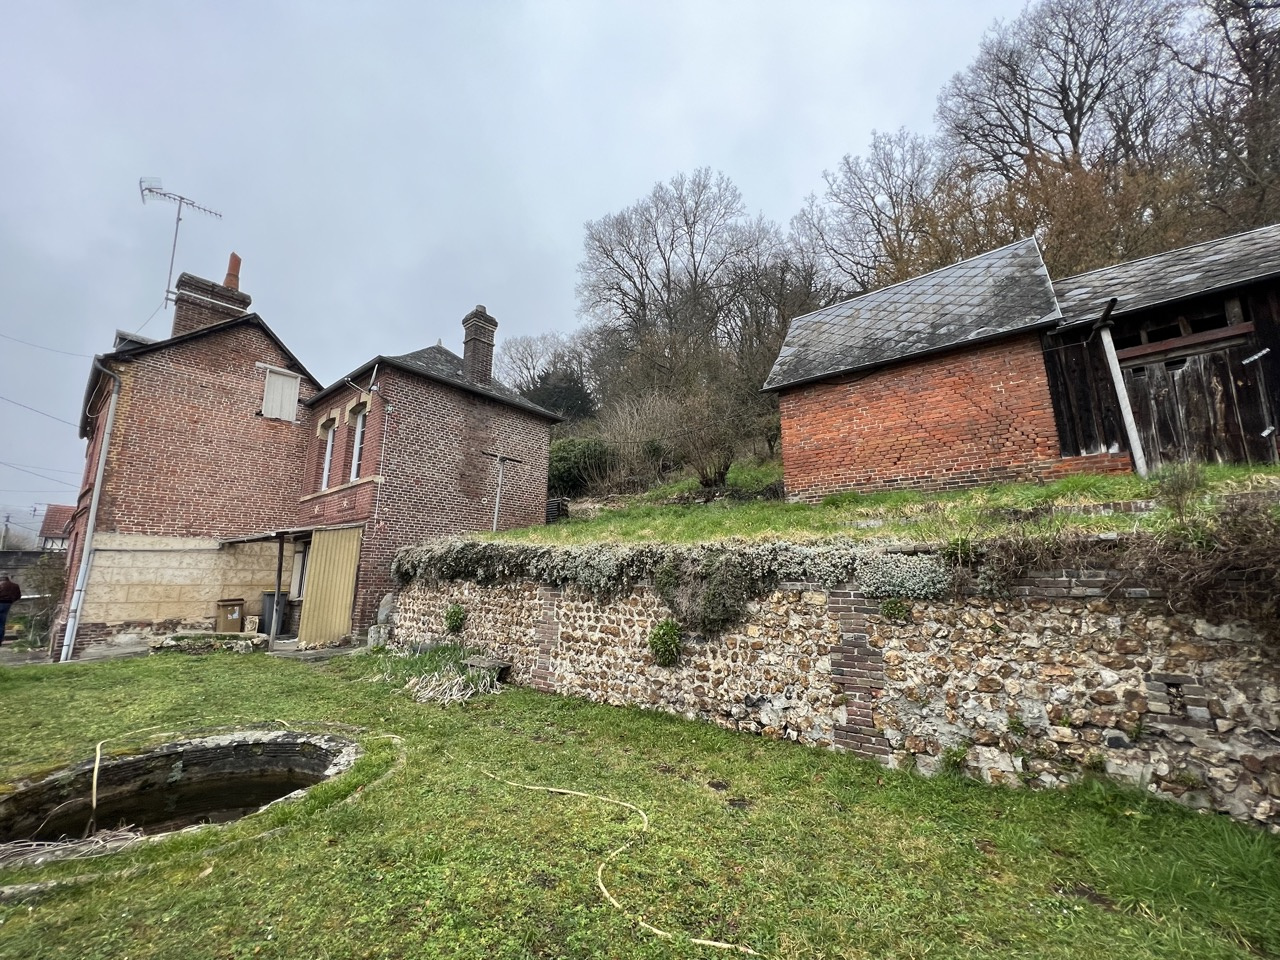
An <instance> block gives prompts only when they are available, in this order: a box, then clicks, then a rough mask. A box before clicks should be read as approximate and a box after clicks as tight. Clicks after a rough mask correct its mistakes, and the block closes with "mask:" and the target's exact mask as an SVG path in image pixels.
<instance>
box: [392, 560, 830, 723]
mask: <svg viewBox="0 0 1280 960" xmlns="http://www.w3.org/2000/svg"><path fill="white" fill-rule="evenodd" d="M452 603H458V604H461V605H462V606H463V608H464V609H465V610H466V611H467V622H466V626H465V627H464V629H463V632H462V638H461V639H462V641H463V642H464V643H467V644H469V645H473V646H479V647H483V648H484V649H485V650H486V652H487V653H489V654H490V655H492V656H495V657H498V658H500V659H502V660H507V661H510V662H511V663H512V671H511V677H512V680H513V681H514V682H516V683H519V684H524V685H528V686H532V687H535V688H537V689H539V690H544V691H547V692H549V693H559V694H564V695H568V696H576V697H583V698H584V699H587V700H592V701H594V702H597V703H609V704H614V705H617V706H621V705H634V706H640V707H645V708H649V709H656V710H665V711H667V712H670V713H678V714H681V715H683V716H686V717H688V718H690V719H700V720H705V721H709V722H711V723H714V724H716V725H718V726H721V727H726V728H728V729H731V730H741V731H744V732H749V733H760V734H764V735H765V736H770V737H778V738H786V739H789V740H795V741H799V742H803V743H808V744H812V745H815V746H826V747H830V746H834V745H835V743H836V738H837V734H836V727H837V725H838V724H840V723H843V721H844V718H845V711H844V709H843V708H842V707H841V706H840V701H841V699H842V698H841V690H840V689H839V687H838V685H837V684H836V683H835V678H834V676H833V673H832V654H833V650H834V648H835V647H836V646H837V645H838V644H839V642H840V622H839V619H838V618H837V617H833V616H832V614H831V613H830V611H829V610H828V603H827V596H826V593H825V592H824V591H820V590H814V589H810V588H806V587H805V586H804V585H799V584H791V585H783V587H782V588H781V589H779V590H777V591H775V592H774V593H772V594H770V595H769V596H768V597H766V598H764V599H762V600H759V601H757V602H755V603H753V604H751V606H750V611H749V616H748V619H747V621H746V622H745V623H743V624H742V625H741V626H740V627H739V628H738V629H736V630H733V631H729V632H727V633H725V634H723V635H721V636H719V637H717V638H714V639H705V638H699V637H688V636H686V638H685V642H684V648H683V650H682V652H681V656H680V662H679V663H678V664H676V665H675V666H673V667H661V666H659V665H658V664H656V663H655V662H654V659H653V654H652V653H651V652H650V650H649V633H650V632H651V631H652V629H653V626H654V625H655V624H656V623H658V622H659V621H660V620H663V619H665V618H667V617H670V616H672V613H671V611H670V610H669V609H668V608H667V605H666V604H665V603H664V602H663V601H662V600H661V599H660V598H659V597H658V596H657V595H656V594H655V593H654V592H653V591H652V590H650V589H648V588H647V587H641V588H637V589H636V590H635V591H634V592H632V593H630V594H628V595H626V596H623V597H621V598H619V599H617V600H614V601H610V602H607V603H602V602H599V601H596V600H593V599H592V598H591V597H590V596H588V595H587V594H585V593H583V592H581V591H579V590H576V589H574V588H565V589H559V588H552V587H546V586H542V585H539V584H534V583H529V582H523V583H514V584H503V585H499V586H487V587H481V586H477V585H476V584H473V583H465V582H462V583H444V584H439V585H437V586H427V585H425V584H424V583H423V582H422V581H415V582H414V583H412V584H410V585H409V586H408V587H405V588H403V589H402V591H401V593H400V595H399V597H398V599H397V604H396V625H395V631H394V637H395V640H394V641H393V644H394V645H399V646H409V645H413V644H418V643H423V642H430V641H432V640H436V639H442V637H443V634H444V626H443V624H444V611H445V610H446V609H447V608H448V606H449V605H450V604H452Z"/></svg>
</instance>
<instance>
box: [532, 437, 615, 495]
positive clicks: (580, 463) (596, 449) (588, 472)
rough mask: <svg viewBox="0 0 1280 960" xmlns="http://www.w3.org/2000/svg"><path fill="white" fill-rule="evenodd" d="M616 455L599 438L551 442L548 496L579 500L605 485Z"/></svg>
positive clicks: (566, 439)
mask: <svg viewBox="0 0 1280 960" xmlns="http://www.w3.org/2000/svg"><path fill="white" fill-rule="evenodd" d="M612 461H613V455H612V454H611V452H610V450H609V445H608V444H606V443H605V442H604V441H603V440H600V439H598V438H596V437H566V438H564V439H562V440H553V441H551V452H550V459H549V460H548V461H547V492H548V493H549V494H550V495H551V496H553V497H577V496H581V495H582V494H584V493H586V492H587V491H588V490H589V489H590V488H591V487H593V486H595V485H598V484H600V483H602V482H603V481H604V479H605V478H606V477H607V476H608V474H609V469H610V464H611V463H612Z"/></svg>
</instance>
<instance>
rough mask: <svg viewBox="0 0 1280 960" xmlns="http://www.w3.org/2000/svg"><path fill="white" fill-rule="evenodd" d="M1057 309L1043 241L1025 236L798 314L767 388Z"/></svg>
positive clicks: (916, 351) (1022, 322)
mask: <svg viewBox="0 0 1280 960" xmlns="http://www.w3.org/2000/svg"><path fill="white" fill-rule="evenodd" d="M1059 316H1060V314H1059V311H1058V302H1057V300H1056V298H1055V297H1054V292H1053V285H1052V283H1051V281H1050V280H1049V271H1048V270H1047V269H1046V268H1045V265H1044V260H1043V259H1042V258H1041V256H1040V248H1039V247H1038V246H1037V245H1036V242H1035V240H1034V239H1031V238H1028V239H1026V240H1019V241H1017V242H1016V243H1011V244H1009V245H1008V246H1006V247H1001V248H1000V249H998V250H992V251H991V252H989V253H984V254H981V255H980V256H976V257H972V258H970V259H968V260H963V261H961V262H960V263H956V264H952V265H951V266H949V267H943V268H942V269H940V270H935V271H933V272H932V273H927V274H924V275H923V276H920V277H914V278H912V279H910V280H906V281H904V282H902V283H898V284H894V285H893V286H891V287H884V288H882V289H880V290H873V291H871V292H870V293H866V294H863V295H862V296H860V297H856V298H854V299H853V300H847V301H845V302H844V303H837V304H834V305H833V306H830V307H824V308H823V309H821V310H816V311H814V312H813V313H809V314H806V315H805V316H802V317H797V318H796V319H795V320H793V321H792V322H791V327H790V329H789V330H788V331H787V337H786V340H785V341H784V342H783V345H782V351H781V352H780V353H779V355H778V359H777V361H775V363H774V365H773V369H772V371H770V373H769V378H768V380H766V381H765V385H764V389H765V390H780V389H783V388H785V387H792V386H796V385H799V384H802V383H807V382H809V381H811V380H819V379H822V378H824V377H829V376H832V375H834V374H840V373H851V372H855V371H860V370H866V369H869V368H873V367H878V366H883V365H884V364H888V363H892V362H894V361H897V360H903V359H906V358H907V357H916V356H920V355H921V354H927V353H935V352H938V351H941V350H947V349H951V348H953V347H958V346H962V345H972V344H975V343H979V342H982V341H986V340H992V339H996V338H998V337H1005V336H1009V335H1010V334H1014V333H1022V332H1026V331H1030V330H1037V329H1041V328H1044V327H1050V326H1054V325H1056V324H1057V322H1058V318H1059Z"/></svg>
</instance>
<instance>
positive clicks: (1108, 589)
mask: <svg viewBox="0 0 1280 960" xmlns="http://www.w3.org/2000/svg"><path fill="white" fill-rule="evenodd" d="M1116 586H1117V584H1116V583H1115V577H1114V576H1113V575H1109V574H1108V573H1106V572H1105V571H1103V572H1099V571H1070V570H1063V571H1048V572H1042V573H1037V574H1034V575H1032V576H1031V577H1029V578H1028V579H1026V580H1021V581H1018V582H1017V583H1016V584H1014V587H1013V592H1014V594H1015V596H1014V597H1012V598H1010V599H1007V600H992V599H990V598H985V597H977V596H971V597H966V598H958V599H954V600H948V601H929V602H924V601H916V602H914V603H910V602H908V603H906V604H902V605H898V608H897V609H896V610H895V609H894V606H893V605H887V606H885V607H883V609H884V611H885V612H884V613H882V604H881V601H880V600H870V599H868V598H866V597H865V596H863V595H862V593H861V592H860V591H859V589H858V587H857V585H856V584H848V585H845V586H844V587H843V588H840V589H831V590H826V589H822V588H818V587H816V586H814V585H812V584H802V583H791V584H784V585H782V586H781V587H780V588H779V589H778V590H776V591H774V592H773V593H772V594H771V595H769V596H768V597H766V598H763V599H761V600H759V601H756V602H754V603H752V604H751V605H750V607H749V610H748V615H747V618H746V620H745V621H744V622H743V623H742V624H741V625H740V626H739V627H737V628H736V629H734V630H731V631H729V632H726V633H725V634H723V635H722V636H719V637H711V638H700V637H693V638H686V642H685V644H684V648H683V651H682V655H681V659H680V662H679V663H678V664H677V665H676V666H674V667H671V668H665V667H661V666H658V665H657V664H656V663H655V662H654V659H653V656H652V654H651V653H650V651H649V648H648V637H649V633H650V631H651V630H652V628H653V626H654V625H655V624H656V623H657V622H658V621H660V620H662V619H664V618H666V617H670V616H672V613H671V611H670V610H669V609H668V608H667V607H666V605H665V604H664V603H663V601H662V600H661V599H659V598H658V597H657V595H656V594H655V593H654V592H653V591H652V590H651V589H649V588H647V587H639V588H637V589H635V590H634V591H632V592H631V593H629V594H627V595H626V596H623V597H621V598H619V599H617V600H614V601H611V602H607V603H602V602H599V601H596V600H593V599H592V598H590V597H589V596H586V595H585V594H582V593H580V592H579V591H577V590H576V589H574V588H556V587H549V586H546V585H542V584H537V583H532V582H520V583H513V584H505V585H500V586H485V587H482V586H478V585H476V584H474V583H465V582H462V583H443V584H438V585H428V584H426V583H425V582H423V581H415V582H413V583H411V584H410V585H408V586H406V587H404V588H403V589H402V590H401V591H400V594H399V596H398V598H397V613H396V622H395V628H394V638H395V639H394V643H396V644H399V645H409V644H414V643H420V642H426V641H430V640H434V639H438V638H440V636H441V635H442V634H443V632H444V627H443V620H444V611H445V609H446V608H447V607H448V606H449V605H450V604H452V603H459V604H461V605H462V606H463V607H464V608H465V610H466V611H467V623H466V627H465V629H464V631H463V635H462V639H463V641H464V642H466V643H468V644H469V645H473V646H477V647H483V648H484V649H485V650H486V651H487V652H488V653H490V654H492V655H494V656H497V657H500V658H502V659H504V660H509V661H511V662H512V663H513V665H514V667H513V671H512V677H513V680H514V681H515V682H516V683H519V684H524V685H528V686H532V687H534V688H536V689H540V690H544V691H547V692H553V693H560V694H566V695H570V696H579V697H584V698H586V699H589V700H593V701H596V702H601V703H610V704H619V705H621V704H631V705H638V706H641V707H646V708H652V709H660V710H667V711H670V712H673V713H679V714H682V715H684V716H687V717H690V718H696V719H702V720H705V721H709V722H711V723H715V724H717V725H718V726H722V727H727V728H729V729H734V730H741V731H744V732H751V733H759V734H763V735H765V736H770V737H777V738H785V739H790V740H794V741H798V742H802V743H807V744H810V745H815V746H822V747H828V748H833V749H838V750H846V751H849V752H851V753H855V754H857V755H859V756H864V757H872V758H875V759H878V760H880V761H881V762H883V763H885V764H887V765H889V766H893V767H908V768H912V767H913V768H915V769H918V770H920V771H921V772H924V773H933V772H935V771H938V770H940V769H942V768H944V767H954V768H957V769H964V770H966V771H968V772H969V773H971V774H972V775H974V776H978V777H980V778H982V779H983V780H986V781H987V782H990V783H1002V784H1006V785H1009V786H1014V787H1017V786H1024V785H1025V786H1033V787H1048V786H1056V785H1060V784H1064V783H1068V782H1071V781H1072V780H1075V779H1077V778H1079V777H1080V776H1082V775H1083V774H1085V773H1086V772H1090V771H1094V772H1099V773H1102V772H1105V773H1107V774H1109V775H1110V776H1112V777H1113V778H1115V779H1118V780H1121V781H1123V782H1127V783H1130V784H1133V785H1135V786H1138V787H1140V788H1142V789H1146V790H1149V791H1151V792H1154V793H1158V794H1161V795H1163V796H1167V797H1170V798H1172V799H1176V800H1178V801H1180V802H1182V803H1185V804H1188V805H1191V806H1195V807H1205V808H1211V809H1215V810H1220V811H1224V812H1227V813H1229V814H1231V815H1232V816H1234V817H1237V818H1240V819H1247V820H1252V821H1254V822H1258V823H1263V824H1266V825H1268V826H1270V827H1271V828H1272V829H1280V645H1278V644H1277V643H1276V642H1275V640H1274V638H1264V637H1259V636H1257V635H1255V634H1254V633H1253V631H1252V630H1251V629H1250V628H1249V627H1248V626H1246V625H1243V624H1225V625H1224V624H1211V623H1207V622H1205V621H1202V620H1196V619H1193V618H1190V617H1183V616H1177V615H1172V614H1170V613H1169V610H1168V606H1167V604H1165V603H1164V602H1163V601H1161V600H1159V599H1152V598H1150V597H1149V594H1148V591H1146V590H1143V589H1141V588H1136V587H1132V586H1129V587H1127V588H1125V589H1123V590H1116V589H1115V587H1116ZM1121 594H1124V595H1123V596H1122V595H1121ZM886 613H890V614H897V616H898V619H896V620H895V619H892V618H891V617H890V616H886Z"/></svg>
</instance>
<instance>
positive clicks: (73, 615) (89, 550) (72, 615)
mask: <svg viewBox="0 0 1280 960" xmlns="http://www.w3.org/2000/svg"><path fill="white" fill-rule="evenodd" d="M93 365H94V367H95V368H96V369H97V370H100V371H101V372H102V373H105V374H106V375H107V376H108V377H110V378H111V380H112V384H111V400H110V401H109V402H108V404H107V422H106V423H105V424H104V425H103V428H102V443H101V444H100V445H99V447H98V466H97V470H96V471H95V472H94V475H93V497H92V498H91V499H90V500H89V519H88V522H87V523H86V524H85V534H84V546H83V547H82V548H81V550H80V567H79V569H78V570H77V571H76V585H75V589H74V590H73V591H72V593H71V609H70V610H69V611H68V612H67V626H66V630H65V631H64V633H63V637H62V655H61V656H60V657H59V658H58V660H59V662H61V663H66V662H67V661H68V660H70V659H71V654H72V652H73V651H74V650H75V646H76V631H77V630H79V628H80V611H81V609H82V608H83V606H84V591H85V587H86V586H87V585H88V583H89V568H90V567H91V566H92V565H93V530H94V526H95V525H96V524H97V521H98V504H99V502H100V501H101V500H102V476H103V474H104V473H105V472H106V469H107V449H108V447H110V445H111V428H112V426H113V425H114V424H115V421H116V401H117V400H119V399H120V377H119V375H118V374H116V373H115V372H114V371H112V370H109V369H108V368H106V367H104V366H103V365H102V361H101V360H99V359H98V358H97V357H94V360H93Z"/></svg>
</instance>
